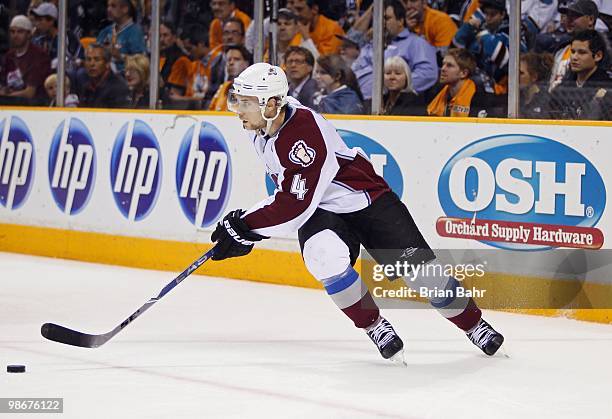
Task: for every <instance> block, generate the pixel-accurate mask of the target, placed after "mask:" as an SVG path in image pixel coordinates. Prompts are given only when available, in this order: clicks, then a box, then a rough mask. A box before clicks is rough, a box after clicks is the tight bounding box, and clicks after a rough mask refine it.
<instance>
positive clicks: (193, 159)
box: [176, 122, 232, 228]
mask: <svg viewBox="0 0 612 419" xmlns="http://www.w3.org/2000/svg"><path fill="white" fill-rule="evenodd" d="M231 166H232V164H231V159H230V153H229V149H228V147H227V144H226V142H225V139H224V138H223V135H222V134H221V131H219V130H218V129H217V128H216V127H215V126H214V125H213V124H211V123H208V122H202V123H198V124H195V125H193V126H192V127H191V128H189V130H187V132H186V133H185V136H184V137H183V141H182V142H181V147H180V149H179V154H178V158H177V162H176V190H177V193H178V199H179V202H180V204H181V208H182V210H183V213H184V214H185V216H186V217H187V218H188V219H189V221H190V222H191V223H192V224H194V225H195V226H196V227H198V228H201V227H207V226H209V225H211V224H213V223H215V221H217V220H218V219H219V217H220V216H221V215H223V211H224V210H225V206H226V205H227V201H228V200H229V196H230V189H231V184H232V176H231V174H232V171H231Z"/></svg>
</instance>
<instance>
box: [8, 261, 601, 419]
mask: <svg viewBox="0 0 612 419" xmlns="http://www.w3.org/2000/svg"><path fill="white" fill-rule="evenodd" d="M187 263H189V261H186V264H187ZM208 263H214V262H208ZM237 263H240V262H239V261H237ZM201 269H202V270H204V271H205V270H206V264H205V265H204V266H203V267H202V268H201ZM0 275H1V276H0V285H1V291H0V364H2V365H1V366H2V371H1V372H0V397H21V398H30V397H63V398H64V413H63V414H55V415H46V414H39V415H35V416H34V417H36V418H43V417H51V418H84V419H87V418H105V419H108V418H111V419H120V418H147V419H149V418H297V417H303V418H372V417H389V418H400V417H401V418H452V419H459V418H470V419H472V418H495V419H497V418H520V419H527V418H556V419H558V418H612V401H611V400H612V398H611V396H610V394H611V393H610V388H611V385H612V326H609V325H600V324H591V323H584V322H577V321H573V320H567V319H561V318H543V317H533V316H523V315H516V314H506V313H498V312H486V313H485V317H486V318H487V319H488V320H489V321H490V322H491V323H493V324H494V326H495V327H496V328H497V329H498V330H500V331H501V332H503V333H504V334H505V336H506V343H505V345H504V347H505V351H506V353H507V355H508V357H505V356H503V355H498V356H495V357H493V358H488V357H486V356H485V355H483V354H482V353H480V351H479V350H478V349H477V348H476V347H474V346H472V344H471V343H469V342H468V340H467V339H466V338H465V336H463V335H462V334H461V333H460V332H459V331H458V330H456V329H455V328H454V327H453V326H452V325H451V324H449V323H448V322H446V321H445V320H443V319H442V318H440V316H439V315H438V314H437V313H436V312H435V311H432V310H394V311H386V312H385V314H386V316H387V317H388V318H389V319H390V320H391V321H392V323H393V324H394V325H395V327H396V329H397V330H398V331H399V333H400V335H401V336H402V338H403V340H404V343H405V347H406V361H407V363H408V367H407V368H402V367H399V366H396V365H393V364H390V363H388V362H387V361H384V360H383V359H382V358H380V356H379V355H378V352H377V351H376V349H375V348H374V345H373V344H372V343H371V342H370V341H369V339H368V338H367V337H366V336H365V335H364V334H363V332H361V331H359V330H357V329H355V328H354V327H353V326H352V324H351V323H350V322H349V321H348V319H346V318H345V317H344V316H343V315H342V314H341V313H339V312H338V311H337V309H336V308H335V307H334V305H333V304H332V302H331V301H330V300H329V299H328V297H327V296H326V295H325V294H324V293H323V292H321V291H315V290H306V289H300V288H292V287H283V286H274V285H266V284H258V283H253V282H246V281H233V280H227V279H216V278H207V277H202V276H199V275H197V276H192V277H190V278H188V279H187V280H185V282H183V283H182V284H180V285H179V286H177V287H176V288H175V289H174V290H173V291H172V292H171V293H170V294H168V295H167V296H165V297H164V298H163V299H162V300H161V301H160V302H159V303H158V304H156V305H155V307H153V308H151V310H149V311H148V312H147V313H145V314H143V316H142V317H140V318H138V320H136V321H135V322H134V323H133V324H131V325H130V326H129V327H128V328H126V329H125V330H124V331H122V332H121V333H120V334H119V335H117V336H116V337H115V338H114V339H113V340H111V341H110V342H108V343H107V344H106V345H104V346H102V347H100V348H97V349H84V348H76V347H71V346H65V345H61V344H58V343H55V342H51V341H47V340H46V339H44V338H43V337H42V336H41V335H40V326H41V324H42V323H44V322H55V323H59V324H62V325H65V326H67V327H70V328H74V329H77V330H82V331H86V332H90V333H102V332H106V331H108V330H110V329H112V328H113V327H115V326H116V325H117V324H118V323H119V322H120V321H122V320H123V319H124V318H125V317H127V316H128V315H129V314H130V313H132V312H133V311H134V310H136V309H137V308H138V307H139V306H140V305H142V304H144V302H145V301H146V300H147V299H148V298H149V297H150V296H154V295H156V294H157V293H158V292H159V290H160V289H161V288H162V287H163V286H164V285H165V284H166V283H167V282H169V281H170V280H171V279H172V277H173V276H174V274H173V273H171V272H155V271H146V270H137V269H128V268H120V267H109V266H102V265H95V264H86V263H79V262H71V261H64V260H58V259H46V258H38V257H29V256H23V255H15V254H8V253H0ZM7 364H25V365H26V366H27V372H26V373H25V374H8V373H6V367H5V366H6V365H7ZM2 417H16V418H20V417H24V418H25V417H30V416H29V415H17V416H13V415H2V414H0V419H1V418H2Z"/></svg>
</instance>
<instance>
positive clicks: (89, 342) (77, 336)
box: [40, 323, 105, 348]
mask: <svg viewBox="0 0 612 419" xmlns="http://www.w3.org/2000/svg"><path fill="white" fill-rule="evenodd" d="M40 333H41V334H42V335H43V337H45V338H47V339H49V340H52V341H54V342H59V343H63V344H66V345H72V346H79V347H81V348H97V347H98V346H100V345H102V344H103V343H104V342H105V341H102V342H101V341H100V337H101V336H96V335H89V334H87V333H81V332H77V331H76V330H72V329H68V328H67V327H64V326H60V325H59V324H55V323H45V324H43V325H42V327H41V328H40Z"/></svg>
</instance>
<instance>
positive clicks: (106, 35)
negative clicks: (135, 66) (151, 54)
mask: <svg viewBox="0 0 612 419" xmlns="http://www.w3.org/2000/svg"><path fill="white" fill-rule="evenodd" d="M107 5H108V7H107V9H106V10H107V13H108V18H109V19H110V20H111V21H112V22H113V23H111V24H110V25H108V26H107V27H105V28H104V29H102V30H101V31H100V33H99V34H98V37H97V39H96V43H97V44H98V45H103V46H104V47H105V48H106V49H107V50H108V51H109V53H110V55H111V57H112V63H111V66H112V70H113V72H115V73H122V72H123V68H124V60H125V57H126V56H128V55H133V54H142V53H144V52H145V42H144V34H143V32H142V28H141V27H140V25H138V24H137V23H135V22H134V17H135V15H136V9H135V7H134V5H133V4H132V2H131V0H108V3H107Z"/></svg>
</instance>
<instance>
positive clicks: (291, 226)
mask: <svg viewBox="0 0 612 419" xmlns="http://www.w3.org/2000/svg"><path fill="white" fill-rule="evenodd" d="M251 139H252V141H253V145H254V146H255V150H256V152H257V154H258V156H259V158H260V159H261V160H262V161H263V163H264V165H265V167H266V172H267V173H268V175H269V176H270V177H271V178H272V180H273V181H274V183H275V184H276V190H275V192H274V195H273V196H270V197H268V198H267V199H264V200H263V201H261V202H259V203H258V204H256V205H255V206H253V207H252V208H250V209H249V210H248V211H247V212H246V214H245V215H244V220H245V222H246V223H247V225H248V226H249V227H250V228H251V229H252V230H253V231H254V232H256V233H258V234H262V235H264V236H276V235H284V234H287V233H291V232H295V231H297V230H298V229H299V228H300V227H301V226H302V225H303V224H304V223H305V222H306V221H307V220H308V219H309V218H310V217H311V216H312V214H313V213H314V212H315V210H316V209H317V208H322V209H325V210H328V211H331V212H335V213H347V212H354V211H358V210H361V209H364V208H366V207H367V206H368V205H370V204H371V203H372V202H373V201H374V200H376V198H378V197H379V196H380V195H382V194H384V193H385V192H388V191H390V188H389V186H388V185H387V183H386V182H385V180H384V179H383V178H382V177H381V176H379V175H377V174H376V172H375V171H374V168H373V166H372V164H371V163H370V161H369V160H368V158H367V156H366V155H365V153H364V152H363V150H361V149H359V148H353V149H351V148H348V147H347V145H346V144H345V143H344V141H343V140H342V138H340V135H339V134H338V133H337V132H336V129H335V128H334V127H333V125H332V124H331V123H329V122H328V121H327V120H326V119H325V118H323V117H322V116H321V115H319V114H318V113H316V112H314V111H313V110H311V109H309V108H306V107H304V106H302V105H301V104H300V103H299V102H298V101H296V100H295V99H293V98H289V105H288V109H287V113H286V116H285V121H284V123H283V125H282V126H281V128H280V129H279V130H278V132H277V133H276V134H275V135H274V136H272V137H268V136H262V135H259V134H257V133H255V134H252V136H251Z"/></svg>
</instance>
